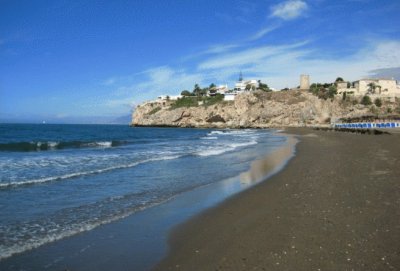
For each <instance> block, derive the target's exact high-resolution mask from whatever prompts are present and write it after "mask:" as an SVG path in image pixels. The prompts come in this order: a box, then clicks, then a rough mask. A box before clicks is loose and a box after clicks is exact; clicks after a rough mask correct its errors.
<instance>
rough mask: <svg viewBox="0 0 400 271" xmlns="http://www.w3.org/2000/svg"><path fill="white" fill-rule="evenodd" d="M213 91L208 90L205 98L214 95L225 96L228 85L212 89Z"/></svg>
mask: <svg viewBox="0 0 400 271" xmlns="http://www.w3.org/2000/svg"><path fill="white" fill-rule="evenodd" d="M213 90H214V91H210V90H208V92H207V96H214V95H215V94H225V93H227V92H228V91H229V88H228V85H227V84H225V85H219V86H216V87H214V88H213Z"/></svg>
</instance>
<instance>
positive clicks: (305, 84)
mask: <svg viewBox="0 0 400 271" xmlns="http://www.w3.org/2000/svg"><path fill="white" fill-rule="evenodd" d="M300 89H304V90H309V89H310V76H309V75H307V74H302V75H300Z"/></svg>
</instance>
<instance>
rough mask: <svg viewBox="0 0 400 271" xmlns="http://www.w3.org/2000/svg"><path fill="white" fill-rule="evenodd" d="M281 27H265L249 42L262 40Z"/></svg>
mask: <svg viewBox="0 0 400 271" xmlns="http://www.w3.org/2000/svg"><path fill="white" fill-rule="evenodd" d="M278 27H279V26H278V25H275V26H269V27H265V28H263V29H261V30H259V31H258V32H257V33H255V34H254V35H253V36H251V37H250V38H249V41H254V40H258V39H261V38H262V37H264V36H265V35H267V34H268V33H270V32H272V31H274V30H275V29H277V28H278Z"/></svg>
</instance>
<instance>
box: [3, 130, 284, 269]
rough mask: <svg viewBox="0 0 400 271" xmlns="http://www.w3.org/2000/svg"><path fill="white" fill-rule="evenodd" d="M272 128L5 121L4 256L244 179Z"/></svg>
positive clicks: (274, 144) (273, 143)
mask: <svg viewBox="0 0 400 271" xmlns="http://www.w3.org/2000/svg"><path fill="white" fill-rule="evenodd" d="M286 143H287V137H286V136H284V135H282V134H279V133H277V132H276V131H275V130H252V129H241V130H235V129H225V130H218V129H179V128H139V127H135V128H133V127H129V126H127V125H126V126H125V125H55V124H54V125H53V124H0V262H1V261H2V260H4V259H8V258H10V257H14V256H15V255H17V254H21V253H25V252H27V251H30V250H34V249H36V248H38V247H40V246H43V245H46V244H49V243H52V242H55V241H58V240H62V239H66V238H69V237H71V236H74V235H77V234H81V233H83V232H90V231H92V230H94V229H96V228H97V227H99V226H102V225H106V224H108V223H112V222H114V221H118V220H121V219H123V218H125V217H128V216H134V215H136V214H138V213H141V212H145V211H146V210H148V209H149V208H154V206H158V205H162V204H165V203H166V202H169V201H171V200H173V199H174V198H175V197H177V196H178V195H182V194H185V193H188V192H190V191H192V192H193V191H195V190H196V189H199V188H201V187H205V186H208V185H210V184H213V183H218V182H221V181H223V180H226V179H229V178H232V177H235V176H239V175H240V174H241V173H243V172H245V171H247V170H249V168H250V166H251V163H252V162H253V161H255V160H257V159H260V158H261V157H264V156H265V155H266V154H268V153H272V152H273V151H274V150H276V149H278V148H280V147H282V146H283V145H285V144H286Z"/></svg>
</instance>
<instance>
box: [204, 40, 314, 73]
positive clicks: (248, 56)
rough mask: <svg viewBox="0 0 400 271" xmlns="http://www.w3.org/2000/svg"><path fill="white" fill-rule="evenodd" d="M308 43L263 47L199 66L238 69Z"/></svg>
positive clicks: (226, 55)
mask: <svg viewBox="0 0 400 271" xmlns="http://www.w3.org/2000/svg"><path fill="white" fill-rule="evenodd" d="M307 43H308V41H303V42H300V43H295V44H290V45H280V46H262V47H256V48H253V49H247V50H244V51H240V52H235V53H229V54H225V55H223V56H219V57H215V58H211V59H208V60H206V61H204V62H202V63H200V64H199V66H198V68H199V69H200V70H206V69H219V68H224V67H237V68H238V69H239V68H240V67H242V66H244V65H247V64H254V63H259V62H263V61H265V58H266V57H269V56H274V55H277V54H282V53H284V52H287V51H288V50H289V49H293V48H297V47H301V46H304V45H306V44H307Z"/></svg>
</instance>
